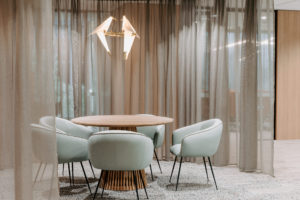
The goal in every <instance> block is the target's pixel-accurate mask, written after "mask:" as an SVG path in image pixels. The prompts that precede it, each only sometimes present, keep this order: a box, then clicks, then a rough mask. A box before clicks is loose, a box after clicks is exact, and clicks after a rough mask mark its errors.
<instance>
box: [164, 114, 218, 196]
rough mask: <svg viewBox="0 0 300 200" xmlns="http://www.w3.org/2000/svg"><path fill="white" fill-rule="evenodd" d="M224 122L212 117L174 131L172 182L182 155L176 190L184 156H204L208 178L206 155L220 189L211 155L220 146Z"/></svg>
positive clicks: (171, 149)
mask: <svg viewBox="0 0 300 200" xmlns="http://www.w3.org/2000/svg"><path fill="white" fill-rule="evenodd" d="M222 130H223V123H222V121H221V120H219V119H210V120H207V121H203V122H199V123H196V124H193V125H190V126H186V127H183V128H180V129H177V130H175V131H174V132H173V146H172V147H171V148H170V151H171V153H172V154H174V155H175V156H176V157H175V160H174V164H173V168H172V172H171V176H170V182H171V178H172V174H173V171H174V167H175V164H176V160H177V157H180V164H179V170H178V176H177V183H176V190H177V187H178V181H179V176H180V170H181V163H182V159H183V158H184V157H203V162H204V166H205V171H206V175H207V179H208V174H207V168H206V162H205V157H207V158H208V161H209V165H210V169H211V172H212V176H213V178H214V183H215V186H216V189H218V186H217V183H216V179H215V175H214V172H213V168H212V165H211V161H210V157H211V156H213V155H214V154H215V153H216V152H217V150H218V147H219V143H220V140H221V136H222Z"/></svg>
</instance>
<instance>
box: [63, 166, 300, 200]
mask: <svg viewBox="0 0 300 200" xmlns="http://www.w3.org/2000/svg"><path fill="white" fill-rule="evenodd" d="M161 165H162V169H163V174H161V173H160V172H159V168H158V166H157V163H156V162H155V161H153V162H152V168H153V173H154V175H155V180H154V181H152V180H151V176H150V170H149V168H148V169H146V174H147V181H148V187H147V191H148V195H149V199H155V200H156V199H168V200H173V199H174V200H175V199H185V200H187V199H190V200H194V199H195V200H196V199H197V200H200V199H210V200H235V199H241V200H246V199H247V200H268V199H272V200H277V199H283V200H286V199H300V179H298V178H296V177H290V179H282V178H274V177H271V176H269V175H264V174H259V173H243V172H240V171H239V170H238V169H237V168H236V167H234V166H232V167H230V166H229V167H214V172H215V175H216V179H217V184H218V187H219V190H216V189H215V186H214V183H213V179H212V176H211V173H210V171H209V179H210V180H209V181H208V182H207V179H206V174H205V169H204V166H203V165H202V164H194V163H188V162H185V163H183V164H182V169H181V175H180V184H179V187H178V191H175V183H176V178H177V172H178V166H179V165H178V164H177V166H176V168H175V170H174V175H175V176H174V175H173V179H172V183H169V177H170V172H171V169H172V162H161ZM299 168H300V166H299ZM85 169H86V172H87V174H88V176H89V177H92V173H91V169H90V167H89V166H88V163H85ZM59 172H60V173H59V175H60V176H61V166H60V169H59ZM99 173H100V171H98V170H96V175H97V176H99ZM66 175H67V170H66V169H65V177H61V178H60V186H61V190H60V195H61V198H60V199H61V200H67V199H68V200H75V199H76V200H77V199H84V200H88V199H92V197H93V195H91V194H89V191H88V188H87V186H86V185H85V179H84V178H83V173H82V170H81V167H80V164H76V166H75V183H76V184H75V185H74V186H72V187H70V186H69V182H68V181H69V179H68V177H67V176H66ZM298 177H299V176H298ZM89 180H90V182H91V188H92V192H94V191H95V188H96V184H97V180H95V179H93V178H90V179H89ZM100 193H101V189H99V190H98V195H97V198H96V199H101V198H100ZM139 195H140V199H146V195H145V193H144V191H143V190H139ZM102 199H116V200H125V199H136V193H135V191H129V192H116V191H107V190H105V192H104V196H103V198H102Z"/></svg>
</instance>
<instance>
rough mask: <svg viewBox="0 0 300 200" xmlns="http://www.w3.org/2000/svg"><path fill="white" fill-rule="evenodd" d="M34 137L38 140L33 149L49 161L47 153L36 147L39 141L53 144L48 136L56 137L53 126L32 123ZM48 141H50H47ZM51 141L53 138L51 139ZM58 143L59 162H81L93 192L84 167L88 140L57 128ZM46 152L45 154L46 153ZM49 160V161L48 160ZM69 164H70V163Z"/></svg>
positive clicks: (37, 155) (38, 155)
mask: <svg viewBox="0 0 300 200" xmlns="http://www.w3.org/2000/svg"><path fill="white" fill-rule="evenodd" d="M31 126H32V129H33V132H32V134H33V135H32V137H33V140H35V141H36V142H33V149H34V150H35V149H36V151H34V152H35V153H34V154H35V155H36V157H38V158H39V159H40V160H41V162H45V163H47V160H48V159H49V158H48V159H47V157H46V156H45V155H46V154H47V153H46V152H44V153H41V152H40V151H38V150H39V149H40V148H37V147H35V146H36V145H37V144H38V143H39V142H40V143H41V144H43V145H44V146H47V145H49V144H51V142H49V139H48V140H46V139H47V138H50V139H51V138H55V137H53V135H52V134H53V131H54V130H53V128H50V127H45V126H42V125H35V124H32V125H31ZM47 141H48V142H47ZM50 141H51V140H50ZM56 144H57V160H58V164H61V163H72V162H80V164H81V167H82V171H83V174H84V177H85V180H86V183H87V186H88V189H89V191H90V192H91V188H90V185H89V182H88V179H87V176H86V173H85V170H84V167H83V164H82V162H83V161H87V160H88V141H87V140H85V139H82V138H79V137H74V136H71V135H68V134H67V133H65V132H63V131H60V130H56ZM52 145H53V144H52ZM44 154H45V155H44ZM48 162H49V161H48ZM68 165H69V164H68ZM70 174H71V173H70V167H69V177H70V185H71V175H70Z"/></svg>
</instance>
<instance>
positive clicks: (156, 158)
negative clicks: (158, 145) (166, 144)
mask: <svg viewBox="0 0 300 200" xmlns="http://www.w3.org/2000/svg"><path fill="white" fill-rule="evenodd" d="M154 155H155V157H156V160H157V163H158V167H159V170H160V173H161V174H162V170H161V167H160V164H159V160H158V157H157V154H156V151H155V149H154Z"/></svg>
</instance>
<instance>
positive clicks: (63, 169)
mask: <svg viewBox="0 0 300 200" xmlns="http://www.w3.org/2000/svg"><path fill="white" fill-rule="evenodd" d="M64 171H65V163H63V168H62V172H61V174H62V176H64Z"/></svg>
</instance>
